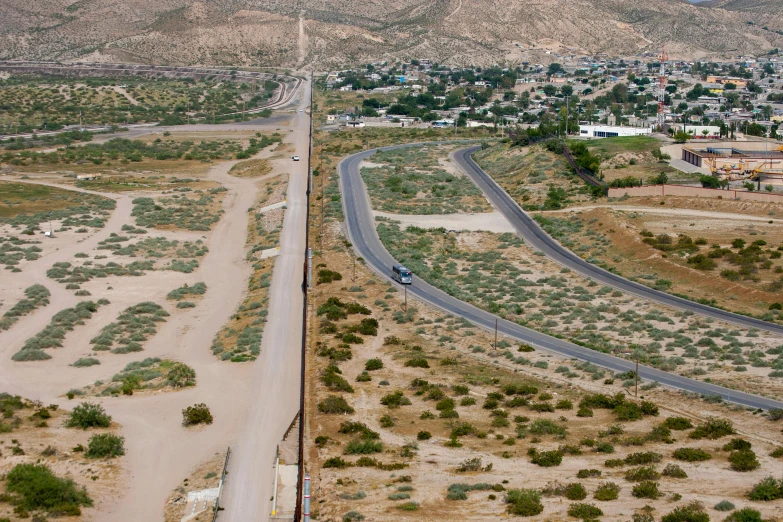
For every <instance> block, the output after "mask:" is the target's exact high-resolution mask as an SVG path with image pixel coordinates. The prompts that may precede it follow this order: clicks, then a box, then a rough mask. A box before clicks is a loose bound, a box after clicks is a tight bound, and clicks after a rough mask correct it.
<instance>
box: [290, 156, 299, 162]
mask: <svg viewBox="0 0 783 522" xmlns="http://www.w3.org/2000/svg"><path fill="white" fill-rule="evenodd" d="M291 159H292V160H294V161H299V156H291Z"/></svg>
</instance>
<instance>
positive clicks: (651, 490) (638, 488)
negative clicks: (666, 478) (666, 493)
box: [631, 480, 661, 500]
mask: <svg viewBox="0 0 783 522" xmlns="http://www.w3.org/2000/svg"><path fill="white" fill-rule="evenodd" d="M631 494H632V495H633V496H634V497H636V498H649V499H653V500H655V499H656V498H658V497H659V496H660V495H661V492H660V491H659V490H658V483H657V482H653V481H651V480H645V481H644V482H640V483H638V484H636V485H635V486H634V487H633V489H632V490H631Z"/></svg>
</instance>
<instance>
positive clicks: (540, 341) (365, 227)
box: [337, 146, 783, 409]
mask: <svg viewBox="0 0 783 522" xmlns="http://www.w3.org/2000/svg"><path fill="white" fill-rule="evenodd" d="M399 147H400V146H394V147H385V148H383V149H373V150H369V151H365V152H360V153H358V154H354V155H352V156H348V157H346V158H344V159H343V160H342V161H341V162H340V164H339V165H338V166H337V169H338V173H339V177H340V191H341V193H342V197H343V208H344V211H345V225H346V229H347V233H348V237H349V239H350V241H351V243H353V247H354V248H355V249H356V250H357V252H358V253H359V255H360V256H362V257H363V258H364V260H365V261H366V263H367V265H368V266H370V267H371V268H372V269H374V270H375V271H376V272H378V274H380V275H381V276H382V277H385V278H386V279H388V280H391V278H390V277H389V273H390V271H391V266H392V265H393V264H394V263H396V260H395V259H394V258H393V257H392V256H391V255H390V254H389V252H387V251H386V249H385V248H384V247H383V245H382V244H381V241H380V239H379V238H378V234H377V232H376V230H375V220H374V219H373V215H372V209H371V206H370V198H369V195H368V194H367V188H366V187H365V185H364V182H363V181H362V178H361V175H360V173H359V166H360V164H361V162H362V161H363V160H365V159H367V158H368V157H370V156H371V155H372V154H374V153H375V151H376V150H390V149H394V148H399ZM408 292H409V293H410V294H412V295H413V296H415V297H417V298H419V299H421V300H422V301H425V302H427V303H429V304H431V305H433V306H435V307H437V308H440V309H441V310H443V311H444V312H447V313H450V314H452V315H455V316H458V317H463V318H465V319H467V320H468V321H470V322H472V323H474V324H476V325H478V326H480V327H483V328H485V329H488V330H492V329H494V328H495V321H497V327H498V332H500V333H501V334H503V335H505V336H507V337H511V338H513V339H516V340H518V341H521V342H524V343H529V344H531V345H533V346H535V347H537V348H541V349H543V350H548V351H551V352H555V353H558V354H561V355H564V356H566V357H573V358H576V359H580V360H582V361H589V362H591V363H593V364H597V365H599V366H602V367H604V368H608V369H610V370H613V371H617V372H626V371H629V370H633V369H634V363H633V362H631V361H628V360H625V359H621V358H619V357H614V356H612V355H608V354H605V353H601V352H596V351H594V350H590V349H589V348H584V347H582V346H579V345H576V344H573V343H570V342H568V341H564V340H562V339H558V338H556V337H551V336H548V335H546V334H543V333H541V332H537V331H535V330H531V329H529V328H525V327H524V326H520V325H518V324H516V323H513V322H511V321H507V320H505V319H502V318H500V317H498V316H496V315H493V314H490V313H489V312H486V311H484V310H481V309H479V308H477V307H475V306H473V305H470V304H468V303H465V302H463V301H460V300H459V299H456V298H454V297H452V296H450V295H448V294H446V293H445V292H443V291H441V290H438V289H437V288H435V287H433V286H432V285H429V284H427V283H425V282H424V281H422V280H420V279H418V278H415V277H414V280H413V284H412V285H410V286H409V287H408ZM639 376H640V377H641V378H643V379H647V380H650V381H657V382H659V383H661V384H663V385H666V386H670V387H672V388H677V389H680V390H684V391H689V392H695V393H703V394H707V395H718V396H720V397H722V398H723V399H725V400H727V401H730V402H734V403H737V404H741V405H743V406H749V407H752V408H763V409H770V408H783V402H780V401H776V400H772V399H767V398H764V397H759V396H756V395H751V394H749V393H743V392H738V391H734V390H730V389H728V388H723V387H721V386H716V385H714V384H709V383H705V382H700V381H696V380H693V379H688V378H686V377H681V376H679V375H674V374H671V373H668V372H664V371H661V370H657V369H655V368H650V367H648V366H643V365H639Z"/></svg>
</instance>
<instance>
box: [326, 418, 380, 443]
mask: <svg viewBox="0 0 783 522" xmlns="http://www.w3.org/2000/svg"><path fill="white" fill-rule="evenodd" d="M337 432H338V433H342V434H348V435H352V434H355V433H358V434H360V435H361V438H363V439H380V438H381V435H380V433H378V432H377V431H373V430H371V429H370V428H368V427H367V425H366V424H365V423H363V422H355V421H345V422H342V423H341V424H340V428H339V429H338V430H337Z"/></svg>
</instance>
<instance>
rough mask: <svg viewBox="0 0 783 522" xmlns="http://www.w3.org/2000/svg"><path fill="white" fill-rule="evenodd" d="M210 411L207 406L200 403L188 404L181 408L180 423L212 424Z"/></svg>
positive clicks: (185, 424) (190, 424) (188, 424)
mask: <svg viewBox="0 0 783 522" xmlns="http://www.w3.org/2000/svg"><path fill="white" fill-rule="evenodd" d="M213 420H214V419H213V417H212V412H210V411H209V407H208V406H207V405H206V404H204V403H203V402H202V403H199V404H194V405H193V406H188V407H187V408H185V409H184V410H182V425H183V426H192V425H194V424H212V421H213Z"/></svg>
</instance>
